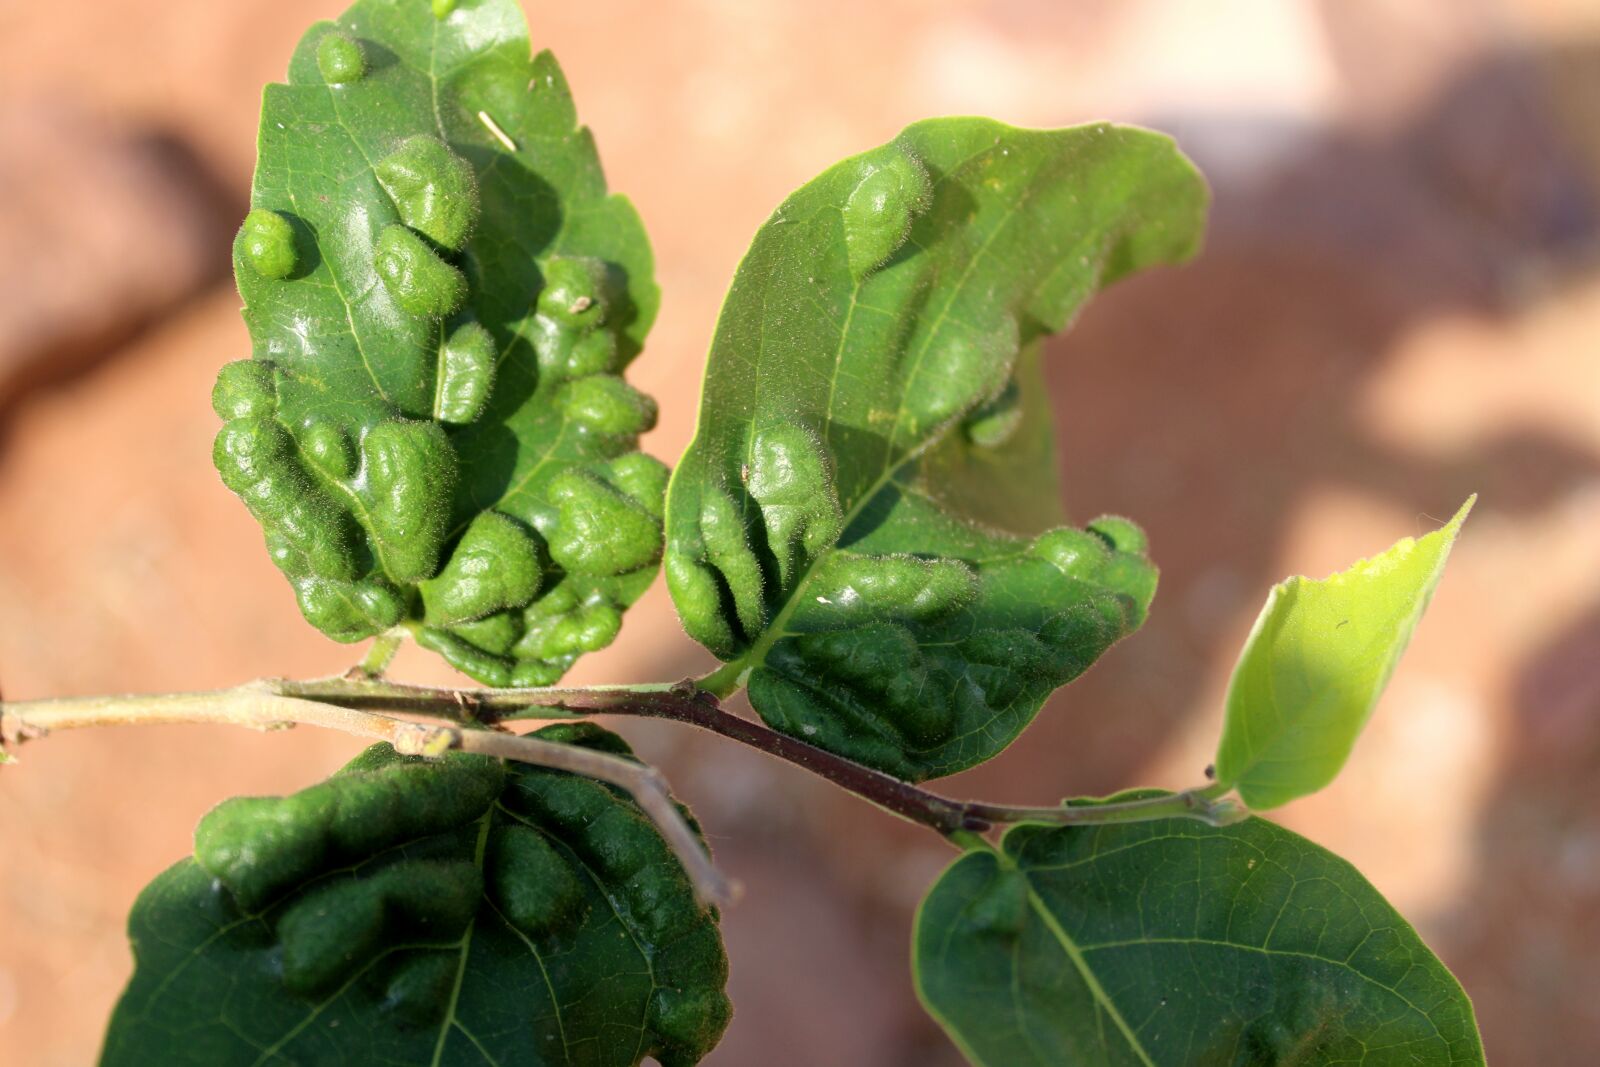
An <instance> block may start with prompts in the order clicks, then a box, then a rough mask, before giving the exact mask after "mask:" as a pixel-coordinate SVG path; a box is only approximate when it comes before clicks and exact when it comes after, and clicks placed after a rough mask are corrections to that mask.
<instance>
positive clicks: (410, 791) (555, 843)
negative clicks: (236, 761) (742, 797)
mask: <svg viewBox="0 0 1600 1067" xmlns="http://www.w3.org/2000/svg"><path fill="white" fill-rule="evenodd" d="M539 736H540V737H542V738H544V739H545V740H552V741H565V742H568V743H572V744H583V745H588V746H591V747H595V748H599V749H602V750H605V751H607V752H612V753H616V754H621V755H627V754H628V749H627V746H626V745H625V744H623V743H622V741H621V740H620V739H619V738H617V737H616V736H615V735H613V734H610V733H607V732H606V731H604V730H602V729H600V728H599V727H596V726H592V725H588V724H581V725H562V726H555V727H549V728H547V729H545V730H543V731H540V733H539ZM129 935H130V937H131V939H132V941H133V947H134V955H135V960H136V964H137V967H136V970H135V972H134V976H133V980H132V982H131V983H130V984H129V986H128V990H127V992H126V993H125V994H124V995H123V998H122V1001H121V1003H120V1004H119V1005H118V1007H117V1010H116V1013H115V1015H114V1016H113V1018H112V1023H111V1029H110V1032H109V1034H108V1036H107V1039H106V1048H105V1053H104V1056H103V1059H102V1064H103V1065H104V1067H145V1065H148V1064H154V1063H160V1064H162V1065H164V1067H187V1065H193V1067H233V1065H236V1064H237V1065H241V1067H242V1065H249V1064H264V1063H283V1064H288V1063H351V1064H356V1063H396V1064H419V1065H426V1064H478V1063H484V1062H490V1063H498V1064H501V1065H502V1067H517V1065H523V1067H535V1065H537V1067H546V1065H561V1067H577V1065H579V1064H583V1065H589V1064H599V1065H617V1067H632V1065H635V1064H638V1063H639V1062H640V1061H641V1060H643V1059H644V1058H645V1057H646V1056H651V1057H654V1058H655V1059H656V1060H657V1061H658V1062H660V1063H661V1064H663V1065H664V1067H688V1065H690V1064H693V1063H696V1062H698V1060H699V1059H700V1058H701V1057H702V1056H704V1055H705V1053H706V1052H707V1051H708V1050H710V1048H711V1047H712V1046H713V1045H715V1044H716V1042H717V1040H718V1038H719V1037H720V1036H721V1034H722V1030H723V1028H724V1027H725V1026H726V1025H727V1021H728V1016H729V1007H728V1001H727V998H726V996H725V994H724V993H723V985H724V983H725V982H726V980H727V961H726V958H725V956H724V954H723V950H722V943H721V940H720V938H719V935H718V932H717V923H716V915H715V913H714V912H707V911H704V910H702V909H701V907H700V906H699V904H698V903H697V902H696V900H695V898H694V892H693V889H692V887H691V886H690V884H689V881H688V878H687V876H686V875H685V874H684V873H683V870H682V868H681V867H680V866H679V865H678V862H677V860H676V858H675V857H674V856H673V854H672V852H671V850H670V849H669V848H668V846H667V845H666V843H665V842H664V841H663V840H662V839H661V838H660V836H659V835H658V834H657V833H656V830H655V828H654V826H653V825H652V824H651V823H650V822H649V820H648V819H647V818H646V817H645V816H644V814H643V813H642V812H641V811H640V810H639V809H638V808H637V807H636V806H635V805H634V804H633V803H632V802H631V801H630V800H628V799H626V798H625V797H624V796H622V795H621V794H620V793H618V792H617V791H615V790H613V789H611V788H610V787H608V786H605V785H602V784H600V783H598V782H595V781H593V780H591V779H587V778H581V777H576V776H573V775H569V774H566V773H563V772H560V771H549V770H541V769H537V768H532V767H528V766H525V765H521V764H511V765H502V764H501V763H500V761H498V760H494V759H491V758H489V757H485V756H474V755H464V754H461V753H452V754H448V755H446V756H445V757H444V758H442V759H440V760H422V759H419V758H415V757H403V756H399V755H396V754H395V752H394V750H393V749H392V748H390V747H389V746H388V745H387V744H380V745H375V746H373V747H372V748H370V749H368V750H367V751H366V752H365V753H364V754H362V755H361V756H360V757H358V758H357V759H356V760H354V761H353V762H352V763H351V764H350V765H349V766H347V767H346V768H345V769H344V770H342V771H340V772H339V773H338V774H336V775H335V776H334V777H332V778H330V779H329V780H327V781H326V782H323V783H321V784H319V785H315V786H312V787H311V788H309V789H305V790H302V791H301V792H299V793H296V794H294V795H292V796H287V797H240V798H236V799H233V800H230V801H227V802H226V803H224V804H222V805H221V806H220V807H218V808H217V809H215V810H214V811H212V812H211V814H209V815H207V816H206V818H205V819H204V820H203V821H202V822H201V824H200V828H199V830H198V832H197V833H196V835H195V858H194V859H190V860H184V861H183V862H181V863H179V864H178V865H177V866H175V867H172V868H171V869H169V870H168V871H167V872H166V873H164V874H162V875H161V876H159V877H158V878H157V879H156V880H155V881H154V882H153V883H151V885H150V886H149V887H148V888H147V889H146V890H145V891H144V893H143V894H141V895H140V897H139V900H138V902H137V903H136V904H135V905H134V909H133V914H132V916H131V918H130V920H129Z"/></svg>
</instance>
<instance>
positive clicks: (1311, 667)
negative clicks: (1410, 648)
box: [1216, 497, 1477, 810]
mask: <svg viewBox="0 0 1600 1067" xmlns="http://www.w3.org/2000/svg"><path fill="white" fill-rule="evenodd" d="M1476 499H1477V498H1476V497H1474V498H1473V499H1472V500H1468V501H1467V502H1466V503H1465V504H1463V505H1462V506H1461V510H1460V511H1458V512H1456V516H1455V518H1453V519H1451V520H1450V521H1449V522H1448V523H1446V524H1445V526H1444V527H1442V528H1441V529H1438V530H1435V531H1434V532H1433V533H1430V534H1428V535H1427V536H1425V537H1422V538H1412V537H1405V538H1401V539H1400V540H1399V541H1398V542H1396V543H1395V544H1394V545H1393V546H1392V547H1390V548H1389V549H1388V550H1387V551H1385V552H1383V553H1381V554H1379V555H1376V556H1373V557H1372V558H1371V559H1364V560H1361V561H1360V562H1359V563H1356V564H1355V565H1353V566H1352V567H1350V568H1349V569H1348V570H1344V571H1341V572H1339V573H1338V574H1333V575H1329V576H1328V577H1327V578H1323V579H1321V580H1316V579H1312V578H1302V577H1295V578H1289V579H1287V580H1286V581H1282V582H1279V583H1278V584H1277V585H1275V586H1273V587H1272V592H1271V593H1270V594H1269V595H1268V597H1267V603H1266V606H1265V607H1263V608H1262V609H1261V615H1260V616H1259V617H1258V618H1257V619H1256V624H1255V627H1254V628H1253V629H1252V630H1251V631H1250V636H1249V637H1248V638H1247V639H1246V641H1245V645H1244V650H1243V651H1242V652H1240V654H1239V662H1238V665H1237V666H1235V667H1234V670H1233V679H1232V681H1231V682H1230V683H1229V685H1228V712H1227V719H1226V721H1225V722H1224V725H1223V729H1222V740H1221V742H1220V743H1219V744H1218V746H1217V760H1216V774H1217V783H1218V785H1220V786H1235V787H1237V788H1238V790H1239V797H1240V799H1242V800H1243V801H1244V802H1245V803H1246V804H1247V805H1249V806H1250V807H1252V808H1256V809H1259V810H1266V809H1268V808H1275V807H1277V806H1278V805H1280V804H1287V803H1288V802H1289V801H1291V800H1293V799H1295V798H1296V797H1303V796H1305V795H1307V794H1309V793H1315V792H1316V791H1317V790H1319V789H1321V788H1322V787H1323V786H1325V785H1327V784H1328V783H1329V782H1331V781H1333V779H1334V777H1335V776H1336V775H1337V774H1338V773H1339V770H1340V768H1341V767H1343V766H1344V762H1345V760H1346V759H1348V758H1349V756H1350V750H1351V748H1352V747H1353V746H1354V745H1355V743H1356V738H1357V737H1359V736H1360V734H1361V730H1362V728H1363V727H1365V726H1366V725H1367V720H1368V719H1369V718H1371V717H1372V709H1373V708H1374V707H1375V706H1376V705H1377V703H1378V698H1379V697H1380V696H1382V695H1383V688H1384V686H1386V685H1388V684H1389V676H1390V675H1392V674H1393V673H1394V669H1395V665H1396V664H1398V663H1399V662H1400V655H1401V653H1403V652H1405V650H1406V645H1407V644H1409V643H1410V641H1411V634H1412V633H1413V632H1414V631H1415V630H1416V628H1417V623H1419V622H1421V621H1422V613H1423V612H1424V611H1426V610H1427V607H1428V601H1429V600H1430V599H1432V597H1433V590H1434V587H1435V586H1437V585H1438V584H1439V579H1440V578H1441V577H1442V576H1443V574H1444V565H1445V561H1446V560H1448V559H1449V558H1450V548H1451V546H1452V545H1453V544H1455V539H1456V534H1457V533H1459V532H1460V530H1461V524H1462V523H1463V522H1464V521H1466V518H1467V513H1468V512H1469V511H1471V510H1472V504H1473V500H1476Z"/></svg>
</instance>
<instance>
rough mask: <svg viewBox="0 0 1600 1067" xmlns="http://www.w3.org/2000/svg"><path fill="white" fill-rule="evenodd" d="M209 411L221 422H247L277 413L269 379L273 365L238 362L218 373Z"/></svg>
mask: <svg viewBox="0 0 1600 1067" xmlns="http://www.w3.org/2000/svg"><path fill="white" fill-rule="evenodd" d="M211 410H213V411H215V412H216V413H217V417H218V418H220V419H247V418H255V417H262V416H267V415H271V414H272V413H273V412H275V411H277V410H278V390H277V387H276V386H275V385H274V383H273V379H272V364H270V363H263V362H261V361H260V360H254V359H241V360H236V361H234V362H233V363H228V364H225V365H224V366H223V368H222V369H221V370H220V371H218V372H217V384H216V385H214V386H212V388H211Z"/></svg>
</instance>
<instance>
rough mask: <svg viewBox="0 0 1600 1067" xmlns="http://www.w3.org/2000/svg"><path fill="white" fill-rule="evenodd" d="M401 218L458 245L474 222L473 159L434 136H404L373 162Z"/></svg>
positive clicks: (457, 247) (454, 246) (444, 243)
mask: <svg viewBox="0 0 1600 1067" xmlns="http://www.w3.org/2000/svg"><path fill="white" fill-rule="evenodd" d="M373 171H374V173H375V174H376V175H377V177H378V184H380V185H382V186H383V189H384V192H386V193H388V194H389V199H391V200H393V201H394V206H395V210H396V211H398V212H399V213H400V220H401V221H402V222H404V223H405V224H406V225H407V226H409V227H411V228H412V229H413V230H416V231H417V232H418V233H420V234H422V235H423V236H424V237H427V238H428V239H429V240H431V241H433V242H434V243H435V244H437V245H439V246H440V247H442V248H447V249H449V250H451V251H452V252H454V251H459V250H460V248H461V246H462V245H464V244H466V242H467V238H468V237H470V236H472V230H473V227H474V226H475V225H477V222H478V178H477V176H476V175H475V174H474V173H473V171H472V164H470V163H468V162H467V161H466V160H464V159H462V158H461V157H460V156H458V155H456V154H455V153H454V152H452V151H450V149H449V148H447V147H446V146H445V143H444V142H443V141H441V140H439V139H438V138H436V137H427V136H423V135H421V134H419V135H417V136H415V137H408V138H406V139H405V140H404V141H402V142H401V144H400V147H399V148H397V149H396V150H395V151H393V152H391V153H389V155H387V156H385V157H384V158H383V159H381V160H379V161H378V163H377V165H376V166H374V167H373Z"/></svg>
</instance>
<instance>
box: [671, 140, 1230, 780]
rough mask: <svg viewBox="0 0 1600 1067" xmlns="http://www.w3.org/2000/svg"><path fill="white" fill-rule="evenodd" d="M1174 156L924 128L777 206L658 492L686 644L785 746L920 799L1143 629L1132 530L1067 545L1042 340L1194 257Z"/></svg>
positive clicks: (1094, 530)
mask: <svg viewBox="0 0 1600 1067" xmlns="http://www.w3.org/2000/svg"><path fill="white" fill-rule="evenodd" d="M1205 203H1206V192H1205V187H1204V185H1203V183H1202V181H1201V180H1200V178H1199V176H1198V175H1197V174H1196V173H1195V171H1194V169H1193V167H1191V166H1190V164H1189V163H1188V161H1187V160H1185V159H1184V158H1183V157H1182V156H1181V155H1180V154H1179V153H1178V152H1177V151H1176V149H1175V148H1174V147H1173V145H1172V143H1171V142H1170V141H1169V140H1168V139H1167V138H1165V137H1161V136H1158V135H1156V134H1152V133H1147V132H1144V131H1141V130H1132V129H1124V128H1118V127H1113V126H1107V125H1095V126H1084V127H1079V128H1076V129H1068V130H1051V131H1037V130H1019V129H1014V128H1012V127H1009V126H1004V125H1001V124H1000V123H996V122H991V121H989V120H987V119H970V118H962V119H935V120H931V121H928V122H921V123H918V124H916V125H914V126H911V127H908V128H907V129H906V130H905V131H904V132H902V133H901V134H900V136H899V137H897V138H895V140H894V141H892V142H890V143H889V144H887V145H884V146H882V147H880V148H877V149H874V150H872V151H870V152H867V153H865V154H864V155H860V156H857V157H855V158H853V159H848V160H845V161H844V162H843V163H840V164H838V165H837V166H835V167H833V168H831V169H829V170H828V171H826V172H824V173H823V174H822V176H821V177H819V178H817V179H816V180H815V181H812V182H811V183H810V184H808V185H806V186H804V187H802V188H801V189H800V190H799V191H798V192H796V193H795V194H794V195H793V196H791V197H790V198H789V199H788V200H786V201H785V202H784V203H783V205H782V206H781V207H779V208H778V210H777V212H776V213H775V214H774V215H773V216H772V218H771V219H770V220H768V222H767V223H766V225H764V226H763V227H762V228H761V230H760V232H759V233H757V235H756V238H755V242H754V243H753V244H752V246H751V248H750V251H749V252H748V253H747V254H746V256H745V259H744V262H743V263H742V264H741V265H740V267H739V271H738V274H737V276H736V277H735V278H734V281H733V287H732V289H731V290H730V292H729V294H728V298H727V302H726V304H725V306H724V308H723V312H722V318H721V321H720V322H719V323H718V326H717V332H716V337H715V340H714V341H713V343H712V349H711V356H710V362H709V365H708V368H707V371H706V379H705V391H704V397H703V399H702V402H701V408H700V412H701V413H700V425H699V430H698V433H697V435H696V437H695V440H694V442H693V444H692V445H691V446H690V447H689V450H688V451H687V452H686V453H685V455H684V457H683V460H682V462H681V464H680V465H679V468H678V471H677V473H676V475H675V476H674V479H673V483H672V486H671V489H670V491H669V493H668V505H667V542H668V544H667V553H666V559H665V569H666V573H667V581H668V584H669V587H670V588H671V591H672V595H673V599H674V601H675V602H676V604H677V608H678V612H679V614H680V615H681V616H682V618H683V622H684V625H685V627H686V628H687V629H688V630H689V632H690V634H692V635H693V636H694V637H695V638H696V639H697V640H699V641H700V642H701V643H702V644H704V645H706V646H707V647H708V648H710V649H711V650H712V651H713V652H715V653H716V654H717V655H718V656H719V657H720V658H722V659H723V660H725V661H727V662H728V666H727V667H725V668H724V669H723V670H721V671H719V672H718V673H717V674H716V675H714V676H713V677H712V678H711V679H708V680H707V681H706V683H705V684H706V685H707V686H708V687H711V688H713V689H717V690H719V691H729V690H731V689H732V688H734V687H735V686H736V685H737V684H738V683H740V682H745V683H746V684H748V686H749V689H750V699H751V702H752V703H753V704H754V706H755V708H756V710H757V711H758V712H759V713H760V714H761V716H762V718H763V719H765V720H766V721H767V722H768V723H769V724H771V725H772V726H773V727H775V728H777V729H779V730H782V731H784V732H786V733H789V734H792V735H795V736H798V737H801V738H803V739H805V740H808V741H810V742H812V743H814V744H817V745H820V746H822V747H824V748H827V749H830V750H831V751H834V752H837V753H841V754H843V755H846V756H848V757H850V758H852V759H856V760H859V761H861V762H864V763H867V764H870V765H872V766H875V767H878V768H881V769H883V770H885V771H888V772H890V773H892V774H895V775H898V776H900V777H903V778H908V779H921V778H928V777H932V776H936V775H941V774H948V773H951V772H953V771H956V770H959V769H961V768H963V767H969V766H972V765H973V764H975V763H979V762H982V761H983V760H985V759H987V758H989V757H990V756H993V755H994V754H995V753H996V752H998V751H1000V750H1001V749H1002V748H1004V747H1005V746H1006V745H1007V744H1008V743H1009V742H1010V741H1011V740H1012V739H1013V738H1014V737H1015V736H1016V735H1017V734H1018V732H1020V731H1021V730H1022V728H1023V727H1024V726H1026V725H1027V723H1028V722H1029V721H1030V720H1031V719H1032V718H1033V716H1034V715H1035V714H1036V713H1037V712H1038V709H1039V706H1040V704H1041V703H1042V702H1043V700H1044V699H1045V697H1046V696H1048V695H1049V694H1050V692H1051V691H1052V690H1054V689H1055V688H1056V687H1057V686H1060V685H1062V684H1064V683H1065V682H1067V681H1068V680H1070V679H1071V678H1073V677H1075V676H1076V675H1077V674H1078V673H1080V672H1081V671H1083V670H1084V669H1085V668H1087V667H1088V666H1089V664H1090V663H1092V662H1093V661H1094V660H1095V658H1096V657H1097V656H1098V655H1099V654H1100V653H1101V652H1103V651H1104V650H1105V649H1106V648H1107V647H1108V646H1110V645H1111V644H1112V643H1113V642H1114V641H1116V640H1117V639H1119V638H1120V637H1122V636H1124V635H1125V634H1127V633H1129V632H1130V631H1132V630H1133V629H1134V628H1135V627H1137V626H1138V625H1139V623H1140V622H1141V621H1142V620H1143V618H1144V613H1145V610H1146V607H1147V606H1148V604H1149V601H1150V597H1151V595H1152V594H1153V593H1154V590H1155V580H1156V575H1155V569H1154V568H1153V567H1152V566H1151V565H1150V564H1149V563H1148V562H1147V561H1146V559H1145V557H1144V549H1145V544H1144V537H1143V534H1141V533H1140V532H1139V531H1138V530H1137V528H1136V527H1134V526H1133V525H1132V524H1131V523H1128V522H1126V521H1125V520H1120V519H1111V520H1106V521H1105V522H1102V523H1097V524H1091V527H1090V531H1088V532H1085V531H1082V530H1071V529H1050V527H1055V526H1057V525H1058V524H1059V523H1060V521H1061V512H1060V504H1059V495H1058V491H1057V488H1056V484H1055V468H1054V446H1053V441H1052V440H1051V434H1050V425H1049V410H1048V403H1047V400H1046V398H1045V397H1044V395H1043V394H1042V392H1041V390H1040V389H1039V377H1040V374H1039V359H1038V353H1039V349H1040V341H1041V339H1042V338H1043V337H1044V336H1045V335H1046V334H1049V333H1051V332H1053V331H1056V330H1060V329H1062V328H1063V327H1065V326H1066V324H1067V323H1068V322H1069V321H1070V319H1071V318H1072V316H1073V314H1074V313H1075V312H1076V310H1077V309H1078V307H1079V306H1080V305H1081V304H1082V303H1083V301H1084V300H1085V299H1086V298H1087V297H1088V296H1089V295H1090V294H1091V293H1092V292H1093V291H1094V290H1095V289H1096V288H1097V287H1098V286H1101V285H1105V284H1107V283H1109V282H1111V281H1114V280H1115V279H1117V278H1120V277H1122V276H1124V275H1126V274H1128V273H1130V272H1132V271H1134V270H1137V269H1139V268H1142V267H1145V266H1149V265H1152V264H1158V263H1170V262H1177V261H1181V260H1183V259H1185V258H1187V257H1188V256H1190V255H1191V254H1192V253H1193V252H1194V250H1195V248H1196V246H1197V244H1198V242H1199V238H1200V231H1201V228H1202V225H1203V219H1204V212H1205Z"/></svg>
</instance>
